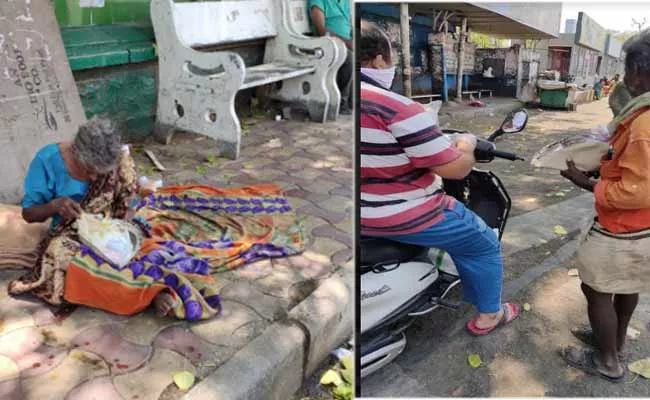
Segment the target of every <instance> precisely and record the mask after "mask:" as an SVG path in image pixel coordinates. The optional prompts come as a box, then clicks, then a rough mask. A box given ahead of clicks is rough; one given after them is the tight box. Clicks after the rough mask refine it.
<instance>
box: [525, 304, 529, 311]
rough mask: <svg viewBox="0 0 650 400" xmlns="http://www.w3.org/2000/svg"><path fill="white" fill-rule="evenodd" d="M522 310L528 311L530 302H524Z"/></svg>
mask: <svg viewBox="0 0 650 400" xmlns="http://www.w3.org/2000/svg"><path fill="white" fill-rule="evenodd" d="M524 311H530V304H528V303H524Z"/></svg>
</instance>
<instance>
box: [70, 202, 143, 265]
mask: <svg viewBox="0 0 650 400" xmlns="http://www.w3.org/2000/svg"><path fill="white" fill-rule="evenodd" d="M77 229H78V233H79V239H80V240H81V242H82V243H83V244H85V245H86V246H88V247H90V248H91V249H92V250H93V251H95V252H96V253H97V255H99V256H100V257H102V258H103V259H104V260H106V261H107V262H109V263H111V264H113V265H115V266H117V267H124V266H125V265H127V264H128V263H129V262H130V261H131V260H132V259H133V257H135V255H136V254H137V252H138V251H139V250H140V247H141V246H142V241H143V237H142V233H141V232H140V230H139V229H138V228H137V227H136V226H135V225H132V224H130V223H128V222H126V221H122V220H118V219H111V218H104V217H103V216H101V215H94V214H87V213H83V214H81V217H80V218H79V221H78V227H77Z"/></svg>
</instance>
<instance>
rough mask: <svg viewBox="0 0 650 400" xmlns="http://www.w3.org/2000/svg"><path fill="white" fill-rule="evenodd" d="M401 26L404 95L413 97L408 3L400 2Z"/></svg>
mask: <svg viewBox="0 0 650 400" xmlns="http://www.w3.org/2000/svg"><path fill="white" fill-rule="evenodd" d="M399 21H400V28H401V32H402V80H403V85H404V96H406V97H409V98H410V97H411V95H412V94H413V91H412V89H411V26H410V25H411V22H410V21H409V5H408V3H401V4H400V18H399Z"/></svg>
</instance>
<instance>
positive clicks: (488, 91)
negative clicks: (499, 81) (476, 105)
mask: <svg viewBox="0 0 650 400" xmlns="http://www.w3.org/2000/svg"><path fill="white" fill-rule="evenodd" d="M492 92H494V91H493V90H490V89H479V90H478V98H479V99H480V98H481V96H482V95H483V93H488V94H489V95H490V97H492Z"/></svg>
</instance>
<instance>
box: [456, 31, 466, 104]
mask: <svg viewBox="0 0 650 400" xmlns="http://www.w3.org/2000/svg"><path fill="white" fill-rule="evenodd" d="M466 38H467V18H463V22H462V24H461V28H460V36H459V37H458V57H457V63H456V64H457V67H458V68H457V70H456V100H457V101H458V102H460V101H462V98H463V61H464V60H463V59H464V58H465V39H466Z"/></svg>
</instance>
